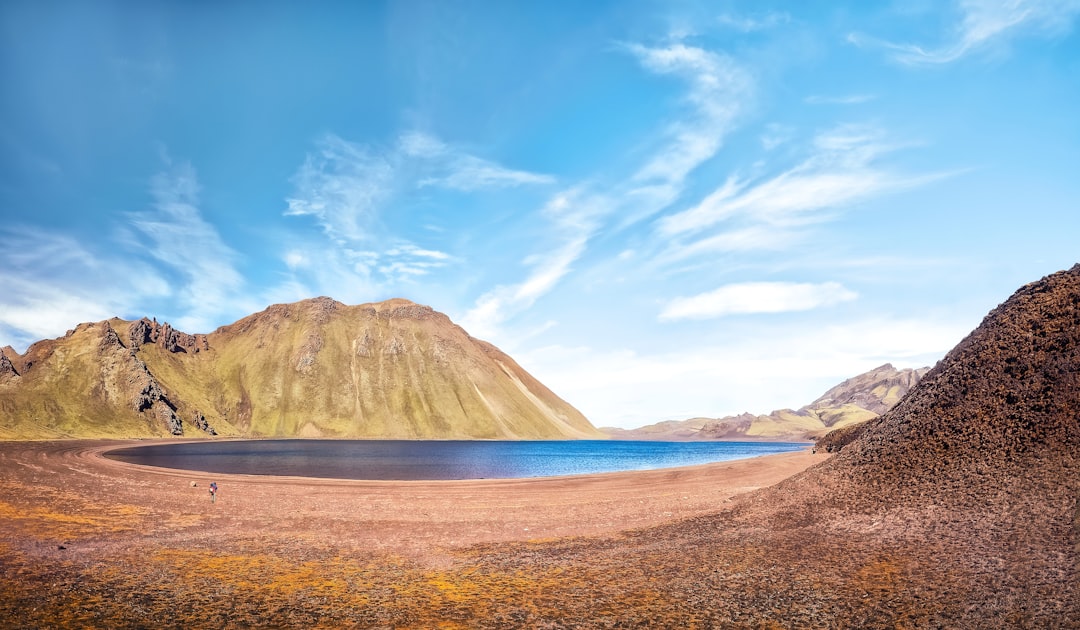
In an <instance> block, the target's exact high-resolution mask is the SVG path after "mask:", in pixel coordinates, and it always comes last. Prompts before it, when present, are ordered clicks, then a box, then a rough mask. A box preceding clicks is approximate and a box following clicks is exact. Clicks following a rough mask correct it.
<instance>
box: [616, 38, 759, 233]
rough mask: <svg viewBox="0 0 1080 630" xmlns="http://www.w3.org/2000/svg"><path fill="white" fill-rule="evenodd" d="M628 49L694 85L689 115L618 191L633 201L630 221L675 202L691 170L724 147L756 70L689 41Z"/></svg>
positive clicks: (671, 127) (687, 98)
mask: <svg viewBox="0 0 1080 630" xmlns="http://www.w3.org/2000/svg"><path fill="white" fill-rule="evenodd" d="M627 49H628V50H629V51H630V52H631V53H633V54H634V56H635V57H637V59H638V61H639V62H640V63H641V65H642V67H644V68H645V69H647V70H649V71H651V72H653V73H655V74H662V75H675V76H679V77H681V78H683V79H684V80H685V81H686V82H687V85H688V89H687V91H686V93H685V95H684V97H683V100H684V103H685V104H686V106H687V110H686V112H685V114H684V115H683V116H682V117H680V118H678V119H676V120H674V121H672V122H670V123H668V124H667V126H666V128H665V130H664V134H663V137H664V140H663V142H662V143H661V145H660V147H659V148H658V149H657V150H656V151H655V152H654V153H653V155H652V156H651V157H650V158H649V159H648V161H647V162H646V163H645V164H644V165H643V166H641V168H639V169H638V170H637V171H636V172H635V173H634V174H633V175H632V176H631V178H630V179H629V181H627V182H626V183H625V184H623V186H622V187H621V188H622V189H621V190H619V191H618V192H617V195H618V197H620V198H622V199H624V200H625V203H626V204H627V205H628V206H630V207H629V209H628V211H627V213H626V214H627V216H626V217H625V218H624V220H623V223H624V224H629V223H633V222H636V221H639V220H642V219H644V218H647V217H649V216H652V215H653V214H655V213H656V212H659V211H660V210H663V209H664V208H665V207H667V206H668V205H669V204H671V203H672V202H673V201H675V200H676V199H677V198H678V196H679V195H680V194H681V192H682V189H683V184H684V181H685V180H686V177H687V176H688V175H689V174H690V172H691V171H693V170H694V169H696V168H697V167H698V166H700V165H701V164H702V163H704V162H705V161H706V160H709V159H710V158H712V157H713V156H715V155H716V153H717V151H719V150H720V147H721V146H722V145H723V141H724V138H725V136H726V135H727V134H728V133H730V132H731V131H732V130H733V129H734V128H735V126H736V124H737V121H738V119H739V116H740V115H741V114H742V113H743V112H744V111H745V110H746V109H747V107H748V106H749V105H750V102H751V100H752V99H753V94H754V81H753V78H752V77H751V75H750V73H749V72H748V71H747V70H746V69H745V68H743V67H742V66H741V65H740V64H738V63H736V62H735V61H734V60H733V59H731V58H730V57H728V56H726V55H723V54H721V53H718V52H714V51H709V50H705V49H703V48H699V47H695V46H687V45H685V44H683V43H675V44H672V45H670V46H666V47H660V48H653V47H647V46H643V45H640V44H630V45H628V46H627Z"/></svg>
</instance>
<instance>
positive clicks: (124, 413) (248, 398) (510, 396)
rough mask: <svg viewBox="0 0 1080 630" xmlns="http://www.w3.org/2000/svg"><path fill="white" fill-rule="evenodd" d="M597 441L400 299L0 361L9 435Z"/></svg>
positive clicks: (270, 311)
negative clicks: (191, 332)
mask: <svg viewBox="0 0 1080 630" xmlns="http://www.w3.org/2000/svg"><path fill="white" fill-rule="evenodd" d="M207 434H217V435H230V436H253V437H355V438H406V439H413V438H415V439H563V438H597V437H602V434H600V433H599V432H598V431H597V430H596V429H595V428H594V427H593V426H592V425H591V424H590V423H589V421H588V420H587V419H586V418H585V417H584V416H582V415H581V413H580V412H578V411H577V410H576V409H574V408H573V407H572V406H571V405H569V404H568V403H566V402H565V401H563V400H562V399H560V398H559V397H558V396H556V395H555V394H554V393H552V392H551V391H550V390H549V389H548V388H547V387H545V386H544V385H543V384H541V383H540V382H539V381H537V380H536V379H534V378H533V377H532V376H531V375H529V374H528V373H527V372H526V371H525V370H523V369H522V368H521V367H520V366H519V365H518V364H517V363H515V362H514V360H513V359H511V358H510V357H509V356H507V355H506V354H505V353H503V352H501V351H500V350H499V349H498V348H496V347H494V346H493V345H491V344H488V343H486V342H483V341H480V340H477V339H474V338H472V337H470V336H469V335H468V334H467V333H466V332H465V331H464V330H463V329H461V328H460V327H459V326H457V325H455V324H454V323H453V322H451V321H450V319H449V318H448V317H446V316H445V315H443V314H441V313H438V312H436V311H434V310H432V309H431V308H429V307H427V306H421V305H418V304H414V303H412V302H409V301H407V300H401V299H395V300H388V301H386V302H381V303H377V304H363V305H359V306H346V305H344V304H342V303H340V302H336V301H334V300H332V299H330V298H315V299H311V300H304V301H301V302H297V303H294V304H277V305H274V306H271V307H269V308H267V309H266V310H264V311H262V312H260V313H256V314H254V315H251V316H248V317H245V318H243V319H241V320H239V321H237V322H235V323H233V324H230V325H228V326H223V327H221V328H219V329H218V330H216V331H214V332H212V333H210V334H208V335H188V334H185V333H181V332H179V331H176V330H174V329H172V328H171V327H170V326H169V325H168V324H158V323H157V322H156V321H150V320H146V319H143V320H137V321H125V320H120V319H112V320H108V321H104V322H97V323H92V324H81V325H79V326H78V327H77V328H76V329H75V330H73V331H71V332H69V333H68V335H66V336H65V337H62V338H59V339H54V340H47V341H40V342H37V343H35V344H33V345H32V346H31V347H30V348H29V349H27V352H26V353H25V354H22V355H20V354H18V353H16V352H15V351H14V350H12V349H11V348H4V349H3V350H2V352H0V439H35V438H53V437H150V436H165V435H185V436H189V437H190V436H200V435H207Z"/></svg>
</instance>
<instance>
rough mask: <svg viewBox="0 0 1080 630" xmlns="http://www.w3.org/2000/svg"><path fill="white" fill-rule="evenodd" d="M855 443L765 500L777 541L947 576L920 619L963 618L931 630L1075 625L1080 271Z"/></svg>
mask: <svg viewBox="0 0 1080 630" xmlns="http://www.w3.org/2000/svg"><path fill="white" fill-rule="evenodd" d="M845 433H846V435H845V436H843V439H842V440H837V444H836V445H837V446H840V447H842V448H840V452H839V453H838V454H837V455H835V456H833V457H832V458H831V459H829V460H828V461H826V462H824V463H822V464H820V465H818V466H815V467H814V468H811V469H810V470H808V471H806V472H805V473H802V474H801V475H799V476H796V477H794V478H792V479H790V480H788V481H786V482H784V483H782V484H780V485H779V486H777V487H775V488H773V489H770V490H769V491H766V492H764V493H761V495H760V496H759V497H757V498H756V500H757V501H758V502H759V503H760V505H763V506H770V507H768V508H767V509H768V511H769V512H770V516H769V517H766V518H771V522H772V525H773V527H778V528H781V529H783V528H788V527H795V528H799V527H804V528H810V529H813V530H815V531H818V530H821V529H822V528H824V529H828V530H831V531H841V530H842V531H845V532H847V533H848V535H851V536H857V537H861V538H867V537H868V538H870V539H872V540H875V541H877V542H876V543H875V544H878V545H880V546H881V550H882V551H881V553H882V555H891V556H892V558H891V562H892V566H894V567H896V566H900V565H902V564H903V563H905V562H907V563H909V564H908V566H909V568H911V567H912V565H911V564H910V563H912V562H922V563H924V566H922V567H921V568H920V569H919V570H920V571H922V570H925V569H926V568H927V567H928V566H936V567H939V568H940V570H939V576H940V577H941V578H943V579H944V581H945V583H942V584H937V585H934V586H933V587H927V588H931V591H933V589H936V593H937V594H936V595H933V596H931V595H932V593H931V592H929V591H928V592H924V593H923V594H922V597H923V605H924V606H927V607H929V606H936V607H937V608H938V609H939V610H941V609H942V607H943V605H944V602H950V601H951V602H953V603H954V604H955V606H956V608H955V609H954V610H956V611H965V610H966V611H967V612H966V613H963V615H961V617H958V618H953V619H938V620H937V621H936V622H933V623H931V625H935V624H936V625H940V624H942V623H945V625H955V624H958V623H961V622H963V624H962V625H967V626H968V627H1004V626H1009V627H1078V625H1080V265H1076V266H1074V267H1073V268H1071V269H1069V270H1068V271H1062V272H1059V273H1056V274H1053V275H1050V276H1047V277H1046V278H1044V279H1042V280H1040V281H1038V282H1034V283H1031V284H1028V285H1026V286H1024V287H1022V288H1021V289H1020V290H1018V291H1017V292H1016V293H1015V294H1014V295H1013V296H1012V297H1010V298H1009V299H1008V300H1007V301H1006V302H1004V303H1003V304H1001V305H1000V306H999V307H997V308H996V309H994V310H993V311H991V312H990V314H989V315H987V316H986V318H985V319H984V320H983V322H982V324H981V325H980V326H979V327H978V328H977V329H975V331H973V332H972V333H971V334H970V335H969V336H968V337H967V338H965V339H964V340H963V341H962V342H961V343H960V344H959V345H958V346H956V348H954V349H953V350H952V351H951V352H949V354H948V355H947V356H946V357H945V358H944V359H943V360H942V361H941V362H939V363H938V365H937V366H935V367H934V368H933V369H932V370H931V371H930V372H929V373H928V374H927V375H926V376H925V378H923V380H922V381H921V382H920V383H919V384H918V385H917V386H916V387H915V388H914V389H912V391H911V392H910V393H909V394H908V396H907V397H905V398H904V399H903V400H902V401H901V402H900V403H899V404H898V405H897V406H896V407H894V408H893V409H892V410H890V411H889V412H887V413H885V414H884V415H882V416H880V417H878V418H875V419H873V420H870V421H869V422H866V423H865V424H863V425H861V426H858V427H855V428H854V429H852V430H845ZM830 439H832V438H830ZM745 509H746V511H747V515H748V516H749V515H751V514H753V513H755V512H756V511H758V510H757V508H754V507H751V506H745ZM760 516H761V514H760V513H758V515H757V516H755V517H754V518H758V517H760ZM918 558H921V559H918ZM912 570H915V569H912ZM911 577H913V579H914V576H911ZM923 577H925V575H924V576H923ZM934 597H937V598H939V599H940V600H941V601H935V600H934Z"/></svg>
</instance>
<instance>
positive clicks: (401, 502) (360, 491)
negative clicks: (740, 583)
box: [0, 440, 828, 557]
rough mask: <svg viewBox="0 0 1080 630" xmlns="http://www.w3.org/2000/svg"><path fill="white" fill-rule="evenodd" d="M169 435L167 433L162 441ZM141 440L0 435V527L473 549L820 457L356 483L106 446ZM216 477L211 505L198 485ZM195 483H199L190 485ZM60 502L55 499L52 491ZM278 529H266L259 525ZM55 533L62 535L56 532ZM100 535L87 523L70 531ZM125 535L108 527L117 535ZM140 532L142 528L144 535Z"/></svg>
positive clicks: (606, 528) (631, 515) (796, 467)
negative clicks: (148, 457) (155, 463)
mask: <svg viewBox="0 0 1080 630" xmlns="http://www.w3.org/2000/svg"><path fill="white" fill-rule="evenodd" d="M160 442H164V443H175V442H174V441H172V440H160ZM150 443H151V441H148V440H59V441H48V442H37V441H33V442H30V441H28V442H10V441H9V442H0V468H2V469H3V470H4V477H3V479H2V480H0V482H2V487H4V489H5V495H6V496H7V497H9V499H8V503H9V504H10V505H11V506H12V508H13V509H8V510H5V512H4V514H3V515H2V516H0V523H6V524H7V525H9V527H7V528H6V529H7V530H9V531H12V532H15V531H22V532H24V533H26V534H29V535H31V536H33V535H34V532H35V531H51V530H55V529H57V527H55V526H57V525H62V524H63V523H64V522H67V521H70V520H71V518H72V514H73V513H74V514H78V515H80V518H90V517H92V518H94V519H97V520H99V521H100V522H101V524H102V526H103V529H109V528H110V527H114V526H117V527H118V526H120V525H121V524H120V523H115V522H113V519H112V517H111V516H110V515H112V514H115V513H117V512H124V513H129V514H139V515H142V516H141V517H140V518H134V517H129V518H128V519H127V521H128V522H126V523H124V524H122V525H123V527H124V528H128V529H134V530H136V531H139V530H145V533H146V534H149V535H150V536H151V537H158V538H159V539H160V540H162V541H163V542H164V541H167V540H175V541H183V540H187V539H188V538H190V537H192V536H193V535H195V534H196V533H197V532H198V531H199V530H200V529H205V528H212V529H213V530H214V531H216V532H218V534H220V535H227V536H228V537H252V536H266V537H270V538H288V537H303V538H305V539H309V540H317V541H320V542H321V543H322V544H327V545H337V544H348V545H350V546H371V547H374V548H379V549H386V550H394V551H395V552H401V553H405V554H406V555H410V556H417V555H419V556H421V557H422V556H425V555H427V554H429V553H433V554H435V555H440V554H441V553H442V551H444V550H445V549H449V548H461V547H464V546H468V545H472V544H478V543H495V542H509V541H528V540H534V539H538V538H544V539H549V538H562V537H570V536H581V535H598V534H614V533H618V532H622V531H626V530H631V529H639V528H643V527H651V526H655V525H660V524H664V523H669V522H672V521H676V520H680V519H684V518H690V517H694V516H701V515H704V514H709V513H714V512H718V511H721V510H723V509H724V507H725V505H726V503H728V502H730V501H731V500H732V499H733V498H734V497H735V496H737V495H740V494H744V493H746V492H750V491H752V490H755V489H757V488H760V487H764V486H768V485H772V484H774V483H777V482H779V481H781V480H783V479H786V478H788V477H790V476H792V475H794V474H796V473H798V472H801V471H802V470H804V469H806V468H808V467H809V466H811V465H812V464H815V463H817V462H820V461H824V460H825V459H827V458H828V456H827V455H824V454H813V453H811V451H810V449H802V450H799V451H795V452H791V453H779V454H773V455H764V456H758V457H751V458H745V459H739V460H731V461H726V462H716V463H710V464H699V465H695V466H687V467H679V468H665V469H656V470H646V471H624V472H612V473H597V474H589V475H571V476H563V477H532V478H517V479H465V480H441V481H363V480H348V479H327V478H307V477H274V476H267V475H236V474H216V473H205V472H199V471H184V470H178V469H168V468H156V467H150V466H142V465H137V464H129V463H126V462H120V461H116V460H112V459H108V458H106V457H105V456H104V455H103V453H104V452H107V451H109V450H112V449H116V448H124V447H125V446H131V445H148V444H150ZM212 480H213V481H216V482H217V483H218V486H219V488H220V490H219V495H218V502H217V503H216V504H213V505H211V504H210V502H209V500H208V498H207V497H206V496H204V495H205V494H206V490H205V487H206V486H207V485H208V484H209V483H210V481H212ZM192 484H195V485H192ZM57 496H59V497H64V498H65V499H67V501H66V503H70V504H71V505H70V506H65V505H64V503H65V501H61V502H57V501H55V500H50V497H57ZM270 522H272V523H273V524H274V527H273V531H267V523H270ZM60 529H63V528H62V527H61V528H60ZM78 533H79V536H68V538H76V537H82V536H83V535H88V536H90V537H92V538H97V537H98V534H99V533H96V532H93V531H85V532H82V531H80V532H78ZM127 538H128V537H127V536H116V535H111V534H110V535H105V536H104V539H105V540H115V541H117V542H123V541H124V540H125V539H127ZM140 538H145V536H140Z"/></svg>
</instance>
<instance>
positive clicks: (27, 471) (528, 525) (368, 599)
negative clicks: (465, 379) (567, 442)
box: [0, 441, 1077, 628]
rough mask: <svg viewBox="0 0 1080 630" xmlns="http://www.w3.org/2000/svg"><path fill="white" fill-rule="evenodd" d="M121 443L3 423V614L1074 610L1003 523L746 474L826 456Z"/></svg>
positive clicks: (826, 618)
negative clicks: (931, 525)
mask: <svg viewBox="0 0 1080 630" xmlns="http://www.w3.org/2000/svg"><path fill="white" fill-rule="evenodd" d="M115 445H116V443H105V442H88V441H71V442H51V443H43V442H36V443H35V442H21V443H20V442H8V443H0V576H2V577H0V620H3V621H2V622H0V625H5V626H13V627H45V626H79V627H146V626H153V627H248V626H279V627H280V626H300V627H320V626H321V627H385V628H431V627H446V628H453V627H468V628H473V627H492V628H495V627H498V628H505V627H529V628H545V627H546V628H563V627H612V628H615V627H681V628H690V627H702V628H710V627H731V626H735V627H920V626H922V627H935V626H939V627H940V626H957V625H967V626H968V627H971V624H965V623H964V620H965V619H967V618H968V616H969V614H970V612H971V610H972V607H973V606H982V607H985V606H997V607H999V608H998V609H995V610H990V611H989V612H988V611H987V610H986V609H980V610H979V615H978V618H979V619H982V620H984V621H985V620H987V619H989V620H990V621H991V623H992V624H994V625H1012V626H1018V627H1040V626H1041V627H1045V626H1046V625H1048V624H1047V622H1048V621H1049V625H1055V622H1060V625H1062V627H1065V626H1066V625H1067V624H1069V623H1071V620H1075V619H1077V617H1075V616H1074V614H1075V611H1073V610H1072V609H1071V608H1070V606H1071V605H1072V603H1073V602H1071V601H1067V598H1066V599H1062V597H1061V594H1060V589H1059V590H1058V591H1054V590H1053V589H1051V590H1049V591H1048V592H1047V598H1046V600H1047V601H1041V602H1031V601H1027V600H1029V599H1030V596H1029V593H1030V590H1031V585H1030V584H1027V583H1025V584H1023V585H1022V589H1021V590H1022V591H1023V593H1024V594H1023V596H1022V598H1023V599H1024V600H1025V601H1013V600H1010V593H1011V592H1013V590H1015V589H1016V588H1018V587H1017V586H1016V585H1015V584H1013V583H1012V582H1011V580H1014V579H1017V580H1023V579H1024V575H1013V574H1012V573H1010V572H1009V571H1008V570H1001V571H997V570H995V567H994V565H995V563H1000V564H1001V565H1002V566H1004V565H1005V563H1008V562H1009V561H1010V556H1009V555H1008V554H1009V553H1012V554H1017V553H1021V554H1022V553H1023V550H1022V549H1011V550H1010V549H1009V547H1008V544H1007V543H1006V542H1002V541H997V542H995V541H987V540H981V539H978V537H974V538H971V539H968V538H963V534H962V532H960V531H959V530H957V531H955V532H953V533H951V534H950V533H949V532H944V533H941V535H938V534H933V532H927V531H926V530H925V526H923V525H917V526H911V525H910V524H906V523H905V513H904V512H903V511H902V510H901V511H896V510H892V511H889V510H886V511H885V512H882V513H881V514H878V515H874V514H854V515H851V517H850V518H846V519H844V520H839V521H838V520H836V519H833V520H832V521H830V522H829V526H828V527H827V528H823V527H822V523H819V522H818V521H816V520H815V517H814V512H815V511H817V510H818V509H825V510H826V511H829V510H830V509H831V508H829V507H828V505H827V502H828V499H827V498H817V499H813V500H809V501H807V500H803V499H804V498H805V497H803V496H802V493H805V488H806V484H805V483H804V484H802V485H800V486H799V487H800V488H802V490H800V497H797V499H798V500H796V501H794V502H792V503H790V504H789V506H788V507H784V506H779V507H778V506H777V505H776V504H774V505H761V501H762V499H761V497H762V496H765V495H762V494H761V493H755V492H750V491H752V490H755V489H756V488H758V487H762V486H769V485H773V484H776V483H777V482H780V481H781V480H783V479H785V478H787V477H790V476H791V475H793V474H796V473H798V472H800V471H802V470H804V469H806V468H807V467H808V466H811V465H812V464H814V463H817V462H821V461H823V460H824V459H825V457H826V456H825V455H822V454H817V455H815V454H812V453H811V452H809V451H804V452H799V453H790V454H784V455H775V456H769V457H763V458H757V459H752V460H743V461H740V462H729V463H721V464H713V465H708V466H700V467H693V468H685V469H677V470H669V471H653V472H634V473H619V474H610V475H595V476H584V477H569V478H558V479H547V480H508V481H469V482H434V483H427V482H377V483H376V482H346V481H313V480H304V479H290V478H258V477H246V476H228V475H216V476H213V477H210V476H207V475H203V474H194V473H184V472H175V471H165V470H156V469H147V468H140V467H135V466H131V465H127V464H122V463H119V462H113V461H111V460H107V459H104V458H102V457H101V456H100V452H101V451H102V450H105V449H107V448H110V447H113V446H115ZM212 480H215V481H217V483H218V485H219V486H220V488H221V490H220V496H219V499H218V501H217V502H216V503H214V504H212V503H211V502H210V501H209V497H208V493H207V486H208V485H209V483H210V481H212ZM193 483H194V484H195V485H192V484H193ZM778 492H779V493H780V494H783V486H781V487H780V488H773V490H772V491H771V495H776V494H777V493H778ZM791 506H802V507H791ZM815 506H820V508H819V507H815ZM832 512H835V510H832ZM832 512H830V513H832ZM957 518H960V519H961V520H962V519H963V518H964V515H960V516H959V517H957ZM931 534H933V535H931ZM950 536H951V538H950ZM958 537H959V538H958ZM958 540H959V541H960V542H957V541H958ZM950 541H951V542H950ZM964 545H967V546H968V547H972V546H974V547H975V548H979V549H983V550H985V551H987V552H989V553H990V554H991V555H990V556H989V557H987V558H981V559H979V560H978V563H979V564H980V565H981V566H982V568H981V569H980V568H979V567H974V568H973V566H974V565H972V562H971V561H965V560H963V559H957V558H956V550H957V549H962V548H964ZM994 545H997V546H999V547H1001V549H996V548H994ZM1014 546H1015V545H1014ZM969 560H970V559H969ZM1013 573H1015V572H1013ZM1031 575H1036V577H1037V576H1038V575H1041V573H1039V571H1038V567H1037V568H1036V571H1035V573H1034V574H1033V573H1031V571H1029V572H1028V579H1030V576H1031ZM1035 586H1036V588H1037V586H1038V585H1035ZM972 593H976V594H982V596H981V598H980V597H974V596H973V595H972ZM987 593H990V594H992V595H993V597H992V600H993V601H992V602H991V603H987V597H985V595H986V594H987ZM973 597H974V598H973ZM1014 599H1015V598H1014ZM978 625H979V624H975V626H978Z"/></svg>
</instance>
